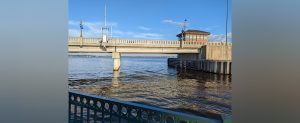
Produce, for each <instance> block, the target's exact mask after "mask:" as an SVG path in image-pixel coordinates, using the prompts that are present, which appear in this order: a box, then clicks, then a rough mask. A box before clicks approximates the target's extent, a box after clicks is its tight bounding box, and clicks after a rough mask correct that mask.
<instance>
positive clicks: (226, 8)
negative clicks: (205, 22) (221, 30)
mask: <svg viewBox="0 0 300 123" xmlns="http://www.w3.org/2000/svg"><path fill="white" fill-rule="evenodd" d="M227 28H228V0H226V39H225V40H226V45H227V30H228V29H227Z"/></svg>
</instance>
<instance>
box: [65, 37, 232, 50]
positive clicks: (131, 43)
mask: <svg viewBox="0 0 300 123" xmlns="http://www.w3.org/2000/svg"><path fill="white" fill-rule="evenodd" d="M68 40H69V42H68V44H69V46H78V45H80V46H100V45H101V43H100V40H101V38H80V37H69V39H68ZM224 44H225V43H223V42H209V43H208V42H187V41H185V42H183V47H185V48H200V47H201V46H203V45H224ZM102 45H105V46H126V47H180V41H174V40H140V39H117V38H114V39H111V40H110V41H109V42H107V43H102ZM229 45H231V43H230V44H229Z"/></svg>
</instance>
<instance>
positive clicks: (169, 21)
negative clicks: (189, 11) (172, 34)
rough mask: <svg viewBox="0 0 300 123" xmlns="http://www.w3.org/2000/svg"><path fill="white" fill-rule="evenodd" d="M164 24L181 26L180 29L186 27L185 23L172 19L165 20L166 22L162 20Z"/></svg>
mask: <svg viewBox="0 0 300 123" xmlns="http://www.w3.org/2000/svg"><path fill="white" fill-rule="evenodd" d="M162 22H163V23H167V24H172V25H176V26H180V27H182V26H183V25H184V22H177V21H174V20H171V19H165V20H162ZM187 25H188V23H187Z"/></svg>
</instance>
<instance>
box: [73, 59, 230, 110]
mask: <svg viewBox="0 0 300 123" xmlns="http://www.w3.org/2000/svg"><path fill="white" fill-rule="evenodd" d="M111 61H112V60H111V58H109V57H108V58H105V57H104V58H103V57H96V58H86V57H70V58H69V82H70V84H69V85H70V89H72V90H78V91H82V92H87V93H91V94H97V95H101V96H107V97H110V98H116V99H120V100H126V101H132V102H137V103H143V104H147V105H152V106H158V107H162V108H168V109H171V110H176V111H181V112H186V113H193V114H199V115H203V114H211V113H213V114H224V115H231V76H228V75H217V74H210V73H202V72H198V71H189V70H178V69H175V68H169V67H168V66H167V59H166V58H126V57H125V58H122V60H121V62H122V63H121V64H122V66H121V71H112V63H111ZM85 66H88V67H85ZM76 87H77V88H76Z"/></svg>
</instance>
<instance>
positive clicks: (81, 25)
mask: <svg viewBox="0 0 300 123" xmlns="http://www.w3.org/2000/svg"><path fill="white" fill-rule="evenodd" d="M82 30H83V24H82V20H80V47H82V45H83V36H82Z"/></svg>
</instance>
